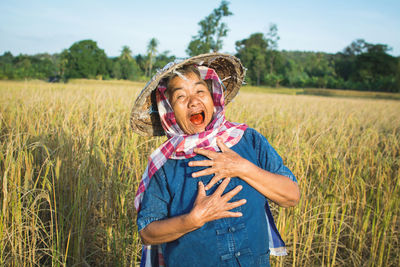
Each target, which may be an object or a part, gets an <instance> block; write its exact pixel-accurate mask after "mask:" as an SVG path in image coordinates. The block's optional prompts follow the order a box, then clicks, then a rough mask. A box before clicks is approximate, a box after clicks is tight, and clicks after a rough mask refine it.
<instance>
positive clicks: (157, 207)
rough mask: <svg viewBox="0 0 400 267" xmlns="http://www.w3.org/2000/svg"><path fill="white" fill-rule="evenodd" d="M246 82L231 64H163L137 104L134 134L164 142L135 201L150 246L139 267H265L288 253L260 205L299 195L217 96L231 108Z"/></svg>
mask: <svg viewBox="0 0 400 267" xmlns="http://www.w3.org/2000/svg"><path fill="white" fill-rule="evenodd" d="M221 76H222V77H221ZM243 77H244V71H243V67H242V66H241V64H240V62H239V61H238V59H236V58H235V57H232V56H229V55H223V54H205V55H200V56H197V57H194V58H191V59H188V60H185V61H183V62H180V63H173V64H170V65H167V66H166V67H165V68H164V69H163V70H162V71H161V72H160V73H158V74H157V75H156V76H155V77H153V79H152V80H151V81H150V82H149V83H148V84H147V85H146V87H145V89H144V90H143V91H142V94H141V95H140V96H139V97H138V99H137V101H136V105H135V108H134V111H133V121H132V124H133V127H134V129H136V131H138V132H142V133H143V132H145V131H147V132H153V134H156V133H157V129H158V131H160V127H159V126H158V127H159V128H157V126H155V125H157V123H158V124H161V125H162V129H163V130H164V132H165V134H166V135H167V137H168V140H167V141H166V142H165V143H164V144H163V145H162V146H161V147H160V148H158V149H157V150H156V151H155V152H154V153H153V154H152V156H151V158H150V161H149V164H148V167H147V169H146V171H145V174H144V175H143V179H142V182H141V184H140V186H139V189H138V193H137V197H136V199H135V205H136V207H137V208H138V210H139V212H138V218H137V224H138V230H139V234H140V236H141V238H142V241H143V243H144V244H146V245H152V246H151V247H146V249H144V253H143V256H142V265H144V262H146V264H149V263H150V262H151V263H152V265H150V266H155V265H159V266H163V265H166V266H269V253H270V252H272V253H274V254H276V255H282V254H285V251H284V244H283V241H282V240H281V239H280V236H279V233H278V232H277V230H276V227H275V225H274V224H273V219H272V215H271V213H270V211H269V207H268V202H267V199H269V200H271V201H273V202H275V203H277V204H278V205H280V206H283V207H290V206H294V205H296V204H297V202H298V201H299V196H300V193H299V189H298V186H297V181H296V178H295V177H294V175H293V174H292V173H291V171H290V170H289V169H288V168H287V167H286V166H284V165H283V162H282V159H281V158H280V156H279V155H278V154H277V153H276V151H275V150H274V149H273V148H272V147H271V146H270V145H269V143H268V141H267V140H266V139H265V138H264V137H263V136H262V135H261V134H259V133H258V132H256V131H255V130H254V129H251V128H249V127H247V125H245V124H236V123H231V122H229V121H226V119H225V98H224V93H225V94H226V95H227V97H226V98H227V99H226V100H228V101H229V100H231V99H232V98H233V97H234V96H235V95H236V93H237V91H238V89H239V87H240V85H241V83H242V81H243ZM220 78H221V79H222V81H223V82H222V81H221V79H220ZM224 89H225V92H224ZM143 99H145V100H146V101H144V100H143ZM152 100H153V103H154V102H156V103H157V108H155V106H154V104H153V106H151V105H152V104H149V103H151V101H152ZM154 100H156V101H154ZM143 103H147V105H148V106H146V104H143ZM143 107H144V108H143ZM143 110H150V113H151V114H152V117H151V116H148V117H147V118H146V116H145V115H146V112H144V111H143ZM157 110H158V112H157ZM147 114H149V113H148V112H147ZM146 119H147V121H150V122H151V123H148V124H147V125H151V127H147V128H146V127H144V126H143V125H146V124H145V123H143V122H145V121H146ZM149 128H151V129H149ZM154 245H159V246H158V249H157V253H155V254H154V253H153V254H152V253H151V252H152V251H154V247H153V246H154ZM146 266H147V265H146Z"/></svg>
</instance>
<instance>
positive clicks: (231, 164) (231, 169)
mask: <svg viewBox="0 0 400 267" xmlns="http://www.w3.org/2000/svg"><path fill="white" fill-rule="evenodd" d="M217 145H218V147H219V148H220V149H221V152H220V153H218V152H214V151H210V150H206V149H198V148H195V149H194V152H195V153H197V154H200V155H203V156H206V157H207V158H209V160H198V161H191V162H189V166H190V167H194V166H201V167H209V168H207V169H204V170H202V171H198V172H195V173H193V174H192V177H200V176H204V175H210V174H214V177H213V178H212V179H211V181H210V182H209V183H208V184H207V186H206V187H205V190H208V189H210V188H211V187H212V186H213V185H214V184H216V183H217V182H218V181H219V180H221V179H224V178H231V177H236V176H240V175H239V173H240V169H243V168H244V167H245V165H246V163H247V162H248V161H247V160H246V159H244V158H242V157H241V156H239V155H238V154H237V153H236V152H235V151H233V150H232V149H230V148H228V147H227V146H226V145H225V144H224V143H223V142H222V141H221V139H220V138H217Z"/></svg>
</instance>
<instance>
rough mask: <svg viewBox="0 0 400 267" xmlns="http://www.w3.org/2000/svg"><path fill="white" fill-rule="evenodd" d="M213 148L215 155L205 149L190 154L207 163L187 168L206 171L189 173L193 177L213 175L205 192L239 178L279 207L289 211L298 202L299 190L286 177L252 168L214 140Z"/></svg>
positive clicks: (256, 167)
mask: <svg viewBox="0 0 400 267" xmlns="http://www.w3.org/2000/svg"><path fill="white" fill-rule="evenodd" d="M217 145H218V147H219V148H220V149H221V152H219V153H217V152H214V151H209V150H205V149H195V150H194V152H195V153H197V154H200V155H203V156H206V157H208V158H209V160H199V161H191V162H189V166H191V167H194V166H202V167H209V168H207V169H204V170H201V171H198V172H195V173H193V174H192V176H193V177H199V176H204V175H210V174H214V177H213V178H212V179H211V181H210V183H208V184H207V186H206V187H205V190H208V189H210V188H211V187H212V186H213V185H214V184H215V183H217V182H218V181H219V180H221V179H224V178H231V177H239V178H240V179H242V180H243V181H245V182H246V183H247V184H249V185H250V186H251V187H253V188H254V189H256V190H257V191H258V192H260V193H261V194H262V195H264V196H265V197H267V198H268V199H270V200H272V201H273V202H275V203H277V204H278V205H279V206H282V207H292V206H295V205H296V204H297V203H298V202H299V200H300V190H299V187H298V184H297V183H296V182H294V181H292V180H290V178H288V177H286V176H283V175H280V174H275V173H272V172H269V171H266V170H264V169H262V168H260V167H258V166H256V165H254V164H253V163H251V162H250V161H248V160H246V159H244V158H242V157H241V156H240V155H238V154H237V153H236V152H235V151H233V150H232V149H230V148H228V147H227V146H226V145H225V144H224V143H223V142H222V141H221V140H220V139H218V138H217Z"/></svg>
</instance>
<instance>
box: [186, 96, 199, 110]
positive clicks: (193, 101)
mask: <svg viewBox="0 0 400 267" xmlns="http://www.w3.org/2000/svg"><path fill="white" fill-rule="evenodd" d="M199 101H200V100H199V98H198V97H197V96H196V95H190V96H189V101H188V107H189V108H191V107H195V106H197V105H198V104H199Z"/></svg>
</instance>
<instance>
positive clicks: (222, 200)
mask: <svg viewBox="0 0 400 267" xmlns="http://www.w3.org/2000/svg"><path fill="white" fill-rule="evenodd" d="M229 182H230V179H229V178H227V179H225V180H224V181H223V182H222V183H221V184H220V185H219V186H218V188H217V189H216V190H215V192H214V193H213V194H212V195H210V196H207V195H206V190H205V188H204V185H203V183H202V182H199V183H198V192H197V197H196V200H195V202H194V205H193V208H192V210H191V211H190V213H189V216H188V217H189V218H190V220H191V221H192V224H193V225H194V226H195V227H196V228H200V227H202V226H203V225H204V224H205V223H207V222H209V221H214V220H218V219H221V218H226V217H241V216H242V213H241V212H232V211H230V210H232V209H234V208H237V207H239V206H242V205H244V204H245V203H246V199H241V200H238V201H235V202H229V200H231V199H232V198H233V197H234V196H235V195H236V194H237V193H239V192H240V190H242V186H241V185H239V186H237V187H235V188H234V189H232V190H231V191H229V192H227V193H225V194H224V195H222V194H223V193H224V190H225V188H226V187H227V186H228V184H229Z"/></svg>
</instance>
